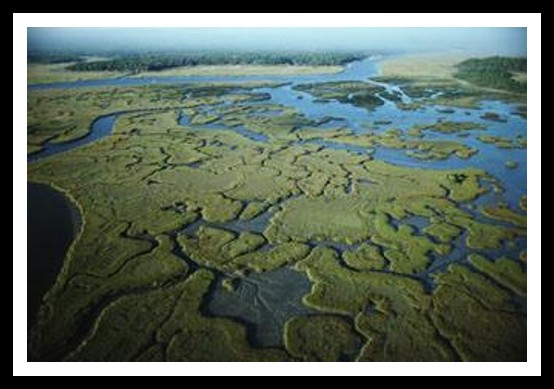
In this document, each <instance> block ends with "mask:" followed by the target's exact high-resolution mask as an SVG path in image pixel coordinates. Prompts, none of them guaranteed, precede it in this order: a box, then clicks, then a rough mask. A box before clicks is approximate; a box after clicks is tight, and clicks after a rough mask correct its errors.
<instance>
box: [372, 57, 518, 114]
mask: <svg viewBox="0 0 554 389" xmlns="http://www.w3.org/2000/svg"><path fill="white" fill-rule="evenodd" d="M526 63H527V60H526V58H509V57H492V58H470V59H465V60H464V58H461V57H455V56H449V57H447V56H432V55H429V56H419V57H416V56H412V57H410V56H407V57H405V58H400V59H391V60H388V61H385V63H384V64H383V75H382V76H380V77H377V78H375V80H376V81H382V82H388V83H392V84H394V85H398V86H400V87H401V88H402V90H403V91H404V92H405V93H406V94H407V95H408V96H409V97H411V98H412V99H413V101H412V102H411V103H398V104H397V107H398V108H400V109H406V110H415V109H419V108H421V107H424V106H426V105H443V106H447V107H459V108H475V109H477V108H479V102H480V101H483V100H502V101H506V102H510V103H517V104H519V105H518V108H517V110H518V113H519V114H521V115H523V116H525V112H526V110H527V108H526V104H527V101H526V96H525V93H526V89H527V85H526V82H525V81H522V80H523V77H522V76H521V72H525V71H526V66H527V65H526ZM518 72H519V73H518ZM515 73H518V74H520V75H519V76H518V77H514V74H515ZM485 119H489V120H504V119H503V118H498V117H496V116H490V115H487V116H485Z"/></svg>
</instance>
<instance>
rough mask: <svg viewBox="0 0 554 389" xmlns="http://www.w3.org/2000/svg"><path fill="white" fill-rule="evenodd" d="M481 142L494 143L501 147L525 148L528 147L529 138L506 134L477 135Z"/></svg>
mask: <svg viewBox="0 0 554 389" xmlns="http://www.w3.org/2000/svg"><path fill="white" fill-rule="evenodd" d="M477 139H479V140H480V141H481V142H483V143H488V144H493V145H495V146H496V147H498V148H499V149H525V148H527V139H524V138H522V137H516V138H515V139H511V138H507V137H505V136H495V135H480V136H478V137H477Z"/></svg>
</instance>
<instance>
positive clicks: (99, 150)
mask: <svg viewBox="0 0 554 389" xmlns="http://www.w3.org/2000/svg"><path fill="white" fill-rule="evenodd" d="M347 84H350V83H347ZM254 85H260V84H246V85H224V84H221V85H184V86H179V87H173V86H147V87H132V88H131V87H129V88H128V87H124V88H123V87H117V88H115V87H114V88H90V89H84V88H83V89H79V90H73V91H72V90H49V91H29V102H30V103H29V129H28V131H29V145H30V146H29V147H30V148H32V147H35V148H36V147H40V146H41V145H42V144H43V143H44V142H45V141H46V140H47V139H52V140H55V141H59V140H60V139H64V138H65V139H67V138H75V137H78V136H80V135H82V134H83V133H86V132H83V133H79V132H78V130H77V129H81V128H83V126H84V128H85V129H86V128H88V126H89V125H90V121H92V120H93V119H94V118H95V117H96V116H98V115H105V114H108V113H111V112H122V113H121V114H120V115H119V117H118V119H117V122H116V125H115V130H114V132H113V133H112V134H110V135H108V136H106V137H104V138H102V139H100V140H98V141H97V142H94V143H91V144H88V145H86V146H83V147H80V148H76V149H73V150H71V151H68V152H66V153H63V154H60V155H56V156H53V157H51V158H47V159H43V160H39V161H37V162H35V163H32V164H29V166H28V179H29V180H31V181H36V182H42V183H46V184H51V185H55V186H57V187H59V188H62V189H63V190H65V191H66V192H67V193H68V194H69V195H70V196H71V197H72V198H74V199H75V201H76V203H77V204H78V205H79V207H80V209H81V212H82V217H83V221H84V223H83V227H82V231H81V233H80V235H79V236H78V238H77V240H76V241H75V243H74V245H73V246H72V248H71V250H70V251H69V253H68V254H67V257H66V260H65V263H64V267H63V269H62V271H61V272H60V275H59V277H58V279H57V282H56V284H55V285H54V286H53V287H52V289H51V290H50V291H49V293H48V294H47V295H46V296H45V298H44V305H43V307H42V309H41V313H40V315H39V320H38V323H37V324H36V326H35V327H34V328H33V330H32V331H31V334H30V337H29V349H30V355H31V357H32V359H34V360H68V361H135V360H137V361H164V360H168V361H273V360H276V361H288V360H306V361H312V360H318V361H328V360H358V361H408V360H417V361H453V360H464V361H497V360H511V361H514V360H517V361H519V360H524V359H525V339H524V338H525V316H523V315H522V314H520V313H519V311H518V308H517V307H516V306H515V304H514V303H513V301H514V299H513V294H514V293H515V294H520V292H521V291H523V290H525V285H526V280H525V272H524V271H523V270H521V269H520V270H521V271H520V272H519V273H518V272H517V269H515V268H514V267H513V266H512V265H511V263H506V262H500V261H499V262H497V263H492V262H491V264H492V265H491V264H489V263H488V262H483V261H479V260H475V259H474V260H473V261H472V263H473V265H469V264H468V265H467V266H451V267H450V268H445V269H444V272H441V273H440V274H439V275H436V276H435V278H434V282H435V284H436V286H437V287H436V289H434V290H433V289H429V288H427V285H426V283H424V282H422V280H423V279H422V278H420V277H423V276H422V274H424V273H425V271H426V270H427V269H428V267H429V265H431V264H434V260H435V257H437V256H441V255H444V254H447V253H450V252H452V250H453V247H454V243H455V242H454V240H455V239H457V238H458V237H459V236H460V235H461V234H465V235H464V239H465V240H466V243H467V246H468V247H469V248H470V249H476V250H481V249H504V248H506V247H508V246H507V245H508V242H509V241H510V240H513V239H516V238H518V237H522V236H525V234H526V226H525V224H524V223H523V221H522V219H520V218H519V217H520V215H519V214H515V213H511V212H508V210H505V209H502V210H498V209H497V210H494V209H485V210H484V211H483V212H484V213H485V214H486V215H487V216H488V217H492V218H495V219H500V220H503V221H505V222H506V221H507V222H508V223H509V224H508V225H504V224H500V223H485V222H482V221H480V220H481V219H479V220H477V219H476V218H475V217H474V215H473V214H472V213H471V212H469V211H468V210H467V209H466V208H465V207H464V206H465V205H467V204H466V203H468V202H470V201H472V200H474V199H476V198H477V197H479V196H480V195H481V194H483V193H485V192H486V191H487V189H486V188H485V187H484V186H483V185H482V182H483V181H484V180H485V179H487V178H489V176H488V175H487V173H486V172H484V171H482V170H479V169H471V168H468V169H460V170H425V169H414V168H406V167H401V166H394V165H391V164H387V163H384V162H382V161H377V160H373V159H372V157H371V155H370V154H369V153H367V154H355V153H351V152H348V151H346V150H336V149H332V148H324V147H322V146H321V145H318V144H310V143H306V144H305V143H303V142H298V141H306V140H313V139H324V140H326V141H328V142H331V143H333V142H335V143H336V144H340V143H347V144H353V145H359V146H363V147H371V146H375V145H378V146H382V147H392V148H399V149H406V150H410V151H414V152H417V153H418V154H423V155H424V156H425V154H427V156H428V157H432V158H436V157H444V158H447V157H449V156H450V155H453V154H456V155H459V156H463V155H468V154H471V153H472V152H473V151H472V150H473V149H470V148H468V147H467V146H464V145H462V144H459V143H456V142H442V141H431V140H429V141H427V140H425V141H424V140H421V139H410V138H407V137H406V136H405V135H404V133H402V131H399V130H388V131H384V132H381V133H379V134H374V133H367V134H362V135H354V134H352V133H351V132H350V131H348V130H347V129H340V130H339V129H330V130H327V129H326V130H322V129H318V128H317V127H316V124H317V123H314V121H313V120H310V119H308V118H306V117H305V116H304V115H302V114H300V113H299V112H297V111H296V110H294V109H293V108H291V107H283V106H280V105H277V104H270V103H267V102H266V101H265V99H266V96H265V95H264V94H260V93H255V92H253V91H252V90H251V89H252V88H253V87H254ZM262 85H269V86H271V85H273V84H262ZM364 85H365V84H364ZM367 88H372V86H371V85H369V86H368V87H367ZM324 89H325V93H334V92H333V91H339V92H340V93H341V94H344V93H346V91H348V90H350V92H348V93H357V92H352V90H358V91H359V93H361V94H363V93H365V92H364V91H366V92H367V93H368V95H369V94H371V93H375V91H372V92H370V91H369V90H367V89H364V88H362V87H361V86H359V85H357V84H354V85H348V86H345V85H341V86H338V87H337V86H336V85H333V86H326V87H325V88H324ZM318 93H319V92H318ZM339 98H341V97H339ZM357 101H358V102H359V101H361V100H357ZM60 112H61V113H60ZM68 112H73V114H70V113H68ZM268 112H271V113H272V114H271V115H266V113H268ZM181 115H186V116H187V117H188V118H190V119H191V120H190V121H189V124H187V125H180V124H179V123H178V120H179V117H180V116H181ZM193 118H198V119H194V122H195V123H196V124H194V123H193V120H192V119H193ZM206 118H208V119H209V120H207V119H206ZM212 124H217V125H218V126H213V125H212ZM221 125H224V126H225V127H223V126H221ZM241 126H243V127H244V128H245V129H247V130H250V131H251V132H252V133H254V134H256V135H258V136H263V139H266V141H257V140H253V139H251V137H249V136H246V135H243V133H241V131H240V129H239V128H240V127H241ZM436 126H439V128H441V129H443V130H444V131H447V132H450V131H454V132H455V131H466V130H469V129H470V127H469V126H471V129H473V128H475V125H474V124H468V125H464V126H461V125H459V124H456V123H448V122H447V123H446V124H433V125H432V126H431V127H432V128H436ZM466 127H467V128H466ZM62 128H63V130H61V129H62ZM425 130H429V131H430V130H431V128H425ZM421 131H423V129H421ZM264 212H268V213H267V214H266V215H264V217H261V218H258V217H257V216H259V215H261V214H262V213H264ZM266 216H267V219H269V221H268V222H267V221H266V220H267V219H266ZM411 216H418V217H420V218H422V219H424V220H425V221H426V222H428V225H426V226H425V227H424V228H422V229H421V230H418V229H416V228H415V227H413V226H412V225H411V222H410V221H408V220H409V219H408V217H411ZM487 261H488V260H487ZM506 261H508V260H506ZM284 266H291V267H295V268H296V269H297V270H299V271H302V272H304V273H305V274H306V275H307V276H308V277H309V279H310V281H311V282H312V284H313V286H312V289H311V291H310V292H309V294H307V295H306V296H305V297H304V299H303V302H304V304H305V305H307V306H309V307H310V308H312V309H313V310H314V312H313V314H311V315H310V316H305V317H303V316H296V317H294V318H292V319H291V320H289V321H288V322H287V324H286V326H285V328H283V329H282V331H283V332H282V334H283V340H284V347H282V348H265V347H255V346H254V344H253V343H252V340H251V338H250V336H249V335H250V334H249V332H248V331H247V328H246V327H245V326H244V325H243V324H242V323H240V322H239V321H236V320H233V319H230V318H227V317H226V318H222V317H214V316H213V315H209V314H208V311H206V306H207V304H209V301H210V296H211V295H212V292H213V290H214V288H219V287H224V288H226V289H227V290H233V291H234V290H236V289H237V284H238V283H237V282H236V281H235V280H236V279H237V277H245V278H247V277H248V275H249V274H251V273H252V272H257V273H262V272H267V271H272V270H275V269H279V268H281V267H284ZM470 266H473V267H471V268H470ZM476 269H477V270H478V271H479V273H477V272H476V271H475V270H476ZM428 281H429V280H428ZM222 285H224V286H222ZM499 285H500V286H501V287H500V286H499ZM238 289H240V288H238ZM510 291H513V292H514V293H510ZM237 292H240V291H239V290H237ZM227 293H230V292H227ZM233 293H235V292H233ZM237 294H238V293H237ZM260 303H261V304H263V301H260Z"/></svg>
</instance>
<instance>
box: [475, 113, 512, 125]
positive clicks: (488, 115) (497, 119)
mask: <svg viewBox="0 0 554 389" xmlns="http://www.w3.org/2000/svg"><path fill="white" fill-rule="evenodd" d="M481 119H485V120H490V121H493V122H503V123H505V122H506V121H507V120H506V119H504V118H503V117H501V116H500V115H499V114H497V113H496V112H485V113H484V114H483V115H481Z"/></svg>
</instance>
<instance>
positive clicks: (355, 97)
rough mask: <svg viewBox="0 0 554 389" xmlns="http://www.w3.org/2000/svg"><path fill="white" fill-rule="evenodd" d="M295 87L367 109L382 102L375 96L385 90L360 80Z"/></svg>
mask: <svg viewBox="0 0 554 389" xmlns="http://www.w3.org/2000/svg"><path fill="white" fill-rule="evenodd" d="M295 89H296V90H299V91H302V92H307V93H310V94H312V95H314V96H315V97H317V98H318V99H320V100H338V101H340V102H341V103H350V104H353V105H355V106H357V107H362V108H366V109H368V110H372V109H374V108H376V107H379V106H381V105H383V104H384V102H383V100H381V99H380V98H379V97H377V96H376V95H377V94H378V93H382V92H384V91H385V88H384V87H382V86H379V85H375V84H368V83H365V82H360V81H331V82H320V83H316V84H301V85H297V86H295Z"/></svg>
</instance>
